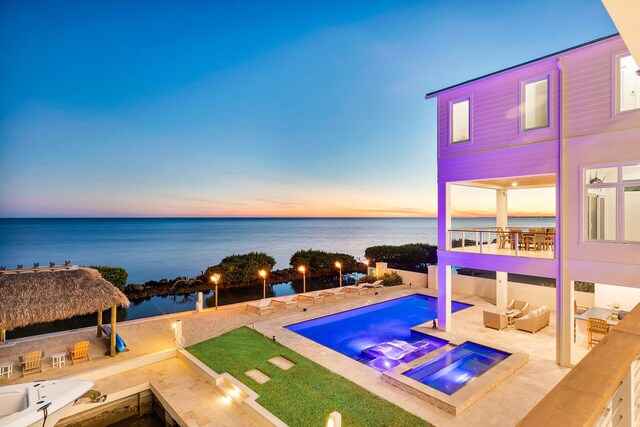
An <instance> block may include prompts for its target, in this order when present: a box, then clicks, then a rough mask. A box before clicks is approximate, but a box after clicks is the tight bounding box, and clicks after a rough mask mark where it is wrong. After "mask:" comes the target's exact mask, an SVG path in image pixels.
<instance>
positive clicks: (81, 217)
mask: <svg viewBox="0 0 640 427" xmlns="http://www.w3.org/2000/svg"><path fill="white" fill-rule="evenodd" d="M507 217H508V218H555V217H556V216H555V215H508V216H507ZM437 218H438V216H437V215H435V216H429V215H423V216H42V217H40V216H28V217H0V220H2V219H437ZM451 218H452V219H454V218H455V219H473V218H495V215H478V216H460V215H457V216H453V215H452V216H451Z"/></svg>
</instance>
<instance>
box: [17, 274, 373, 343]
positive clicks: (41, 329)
mask: <svg viewBox="0 0 640 427" xmlns="http://www.w3.org/2000/svg"><path fill="white" fill-rule="evenodd" d="M362 276H363V275H362V274H360V273H351V274H345V275H343V281H342V282H343V285H346V284H350V283H354V282H355V281H356V280H357V279H358V278H360V277H362ZM338 284H339V279H338V277H323V278H313V279H308V280H307V292H309V291H315V290H321V289H327V288H333V287H337V286H338ZM302 288H303V284H302V280H296V281H292V282H286V283H279V284H276V285H267V289H266V294H267V298H270V297H281V296H284V295H292V294H295V293H301V292H302ZM262 292H263V289H262V286H247V287H242V288H228V289H219V290H218V305H227V304H235V303H240V302H244V301H251V300H256V299H260V298H262ZM203 297H204V301H205V307H213V306H214V305H215V298H214V292H213V291H209V292H204V293H203ZM197 300H198V294H197V292H194V293H191V294H185V295H166V296H157V297H151V298H147V299H142V300H132V301H131V305H130V306H129V307H128V308H118V311H117V315H116V317H117V320H118V322H122V321H124V320H135V319H144V318H146V317H153V316H160V315H163V314H172V313H180V312H183V311H190V310H195V308H196V301H197ZM102 318H103V321H105V322H108V321H109V319H111V310H106V311H105V312H104V313H103V317H102ZM96 321H97V319H96V315H95V314H87V315H84V316H75V317H72V318H70V319H66V320H58V321H56V322H49V323H39V324H36V325H31V326H27V327H24V328H16V329H14V330H13V331H8V332H7V339H13V338H21V337H28V336H32V335H40V334H48V333H51V332H60V331H66V330H70V329H78V328H85V327H87V326H95V325H96Z"/></svg>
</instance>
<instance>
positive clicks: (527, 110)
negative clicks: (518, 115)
mask: <svg viewBox="0 0 640 427" xmlns="http://www.w3.org/2000/svg"><path fill="white" fill-rule="evenodd" d="M522 92H523V93H522V95H523V98H524V100H523V101H524V102H523V112H522V115H523V117H522V129H523V130H530V129H538V128H546V127H548V126H549V79H548V78H546V77H545V78H544V79H542V80H537V81H533V82H527V83H525V84H524V88H523V90H522Z"/></svg>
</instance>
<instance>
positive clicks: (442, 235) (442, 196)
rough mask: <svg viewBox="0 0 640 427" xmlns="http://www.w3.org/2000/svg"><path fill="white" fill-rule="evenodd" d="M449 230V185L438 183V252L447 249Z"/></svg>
mask: <svg viewBox="0 0 640 427" xmlns="http://www.w3.org/2000/svg"><path fill="white" fill-rule="evenodd" d="M449 230H451V184H449V183H448V182H439V183H438V250H440V251H446V250H447V249H448V248H449V243H450V242H449Z"/></svg>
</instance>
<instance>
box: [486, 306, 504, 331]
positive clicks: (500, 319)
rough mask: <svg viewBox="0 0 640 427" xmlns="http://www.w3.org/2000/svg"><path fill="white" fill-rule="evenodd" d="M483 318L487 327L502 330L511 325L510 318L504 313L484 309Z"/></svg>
mask: <svg viewBox="0 0 640 427" xmlns="http://www.w3.org/2000/svg"><path fill="white" fill-rule="evenodd" d="M482 318H483V320H484V326H485V327H487V328H492V329H497V330H499V331H500V330H502V329H504V328H506V327H507V326H509V319H508V318H507V316H505V315H504V314H500V313H495V312H493V311H486V310H484V311H483V312H482Z"/></svg>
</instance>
